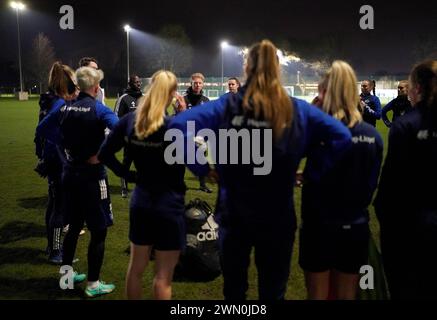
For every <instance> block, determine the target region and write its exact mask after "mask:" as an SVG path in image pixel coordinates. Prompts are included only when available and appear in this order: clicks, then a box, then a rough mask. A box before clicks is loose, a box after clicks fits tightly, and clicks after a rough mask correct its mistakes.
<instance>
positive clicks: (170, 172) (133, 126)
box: [98, 71, 186, 300]
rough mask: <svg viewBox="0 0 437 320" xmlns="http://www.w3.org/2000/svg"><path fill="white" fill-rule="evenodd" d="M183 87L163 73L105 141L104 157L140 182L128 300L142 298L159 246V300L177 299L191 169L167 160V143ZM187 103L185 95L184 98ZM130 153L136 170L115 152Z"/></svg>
mask: <svg viewBox="0 0 437 320" xmlns="http://www.w3.org/2000/svg"><path fill="white" fill-rule="evenodd" d="M176 89H177V79H176V76H175V75H174V74H173V73H171V72H169V71H158V72H156V73H155V74H154V75H153V77H152V82H151V84H150V87H149V89H148V90H147V92H146V94H145V98H144V100H143V102H142V103H141V104H140V105H139V106H138V108H137V110H136V111H135V112H132V113H130V114H128V115H126V116H125V117H123V118H122V119H121V120H120V122H119V123H118V124H117V125H116V126H115V128H114V129H113V131H112V132H111V133H110V134H109V136H108V138H107V139H106V141H105V142H104V144H103V145H102V147H101V149H100V152H99V155H98V157H99V159H100V160H101V161H102V162H103V163H104V164H106V165H107V166H108V167H109V168H110V169H111V170H112V171H114V173H115V174H116V175H118V176H119V177H122V178H124V179H126V180H127V181H131V182H136V188H135V190H134V192H133V194H132V199H131V202H130V224H129V239H130V241H131V250H130V253H131V255H130V257H131V259H130V263H129V267H128V271H127V277H126V294H127V298H128V299H140V298H141V296H142V291H143V286H142V275H143V273H144V270H145V268H146V266H147V264H148V262H149V258H150V252H151V249H152V247H153V248H154V250H155V277H154V280H153V296H154V298H155V299H165V300H168V299H170V298H171V294H172V292H171V283H172V278H173V272H174V268H175V266H176V264H177V262H178V259H179V254H180V251H181V249H183V248H184V246H185V225H184V212H185V206H184V194H185V190H186V187H185V182H184V173H185V167H184V165H183V164H179V165H178V164H175V165H170V164H168V163H166V161H165V158H164V151H165V149H166V146H167V145H168V144H169V142H165V141H164V134H165V133H166V130H167V127H168V122H169V118H166V117H165V109H166V107H167V106H168V105H169V104H170V102H171V100H172V98H173V96H174V95H175V93H176ZM180 99H181V100H180V101H183V97H180ZM123 147H124V148H125V150H126V151H127V152H128V153H129V155H130V157H131V159H132V160H133V162H134V164H135V168H136V172H133V171H129V169H128V168H127V167H126V166H124V165H123V164H122V163H121V162H120V161H118V160H117V158H116V157H115V154H116V153H117V152H118V151H119V150H121V149H122V148H123Z"/></svg>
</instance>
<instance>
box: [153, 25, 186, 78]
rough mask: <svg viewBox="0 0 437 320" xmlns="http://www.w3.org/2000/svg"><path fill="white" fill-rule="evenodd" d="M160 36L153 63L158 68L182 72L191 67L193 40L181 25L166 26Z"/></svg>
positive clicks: (177, 72)
mask: <svg viewBox="0 0 437 320" xmlns="http://www.w3.org/2000/svg"><path fill="white" fill-rule="evenodd" d="M158 36H159V37H160V43H159V44H158V46H157V48H156V49H155V50H153V56H152V57H151V64H152V66H153V67H154V68H156V69H166V70H170V71H172V72H174V73H176V74H178V75H179V74H181V73H183V72H185V71H187V70H189V69H190V68H191V64H192V59H193V48H192V46H191V40H190V38H189V37H188V35H187V34H186V32H185V30H184V28H183V27H182V26H180V25H167V26H164V27H163V28H162V29H161V30H160V32H159V34H158Z"/></svg>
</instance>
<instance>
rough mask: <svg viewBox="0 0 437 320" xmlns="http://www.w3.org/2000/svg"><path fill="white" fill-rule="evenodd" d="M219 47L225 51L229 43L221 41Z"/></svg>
mask: <svg viewBox="0 0 437 320" xmlns="http://www.w3.org/2000/svg"><path fill="white" fill-rule="evenodd" d="M220 46H221V47H222V49H225V48H227V47H228V46H229V43H228V42H227V41H222V43H220Z"/></svg>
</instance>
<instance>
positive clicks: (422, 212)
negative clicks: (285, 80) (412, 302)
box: [374, 60, 437, 299]
mask: <svg viewBox="0 0 437 320" xmlns="http://www.w3.org/2000/svg"><path fill="white" fill-rule="evenodd" d="M408 96H409V98H410V101H411V105H412V106H413V110H412V111H411V112H409V113H407V114H405V115H403V116H402V117H400V118H398V119H396V121H394V122H393V123H392V126H391V128H390V133H389V141H388V151H387V157H386V159H385V162H384V166H383V168H382V172H381V178H380V182H379V186H378V193H377V195H376V198H375V201H374V206H375V212H376V215H377V217H378V220H379V223H380V226H381V251H382V258H383V262H384V271H385V273H386V277H387V283H388V286H389V290H390V295H391V298H392V299H419V298H421V299H436V298H437V290H436V287H437V272H436V270H437V254H436V248H437V200H436V199H437V198H436V187H435V184H436V181H437V165H436V164H437V60H428V61H424V62H422V63H420V64H418V65H416V66H415V67H414V68H413V70H412V71H411V73H410V77H409V86H408Z"/></svg>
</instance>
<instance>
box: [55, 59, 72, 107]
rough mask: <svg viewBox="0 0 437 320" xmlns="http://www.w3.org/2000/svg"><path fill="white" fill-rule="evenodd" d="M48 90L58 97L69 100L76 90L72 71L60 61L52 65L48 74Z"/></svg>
mask: <svg viewBox="0 0 437 320" xmlns="http://www.w3.org/2000/svg"><path fill="white" fill-rule="evenodd" d="M49 89H50V90H52V91H53V92H54V93H55V94H56V95H57V96H58V97H61V98H63V99H66V100H70V98H72V96H74V94H75V93H76V90H78V87H77V79H76V75H75V73H74V71H73V70H72V69H71V68H70V67H69V66H67V65H65V64H62V63H61V62H60V61H56V62H55V63H53V65H52V68H51V69H50V72H49Z"/></svg>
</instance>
